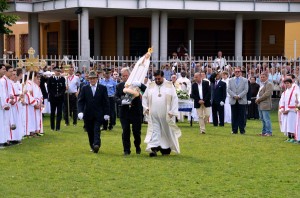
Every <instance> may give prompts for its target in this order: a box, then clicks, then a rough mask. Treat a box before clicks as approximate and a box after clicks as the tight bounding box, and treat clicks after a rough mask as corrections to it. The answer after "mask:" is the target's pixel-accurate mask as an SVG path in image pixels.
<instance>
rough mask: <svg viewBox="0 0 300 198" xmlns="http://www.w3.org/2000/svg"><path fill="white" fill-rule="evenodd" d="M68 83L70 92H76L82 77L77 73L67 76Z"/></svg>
mask: <svg viewBox="0 0 300 198" xmlns="http://www.w3.org/2000/svg"><path fill="white" fill-rule="evenodd" d="M66 83H67V85H68V86H69V89H68V93H76V92H77V90H78V88H79V86H80V79H79V78H78V76H75V75H72V76H68V77H66Z"/></svg>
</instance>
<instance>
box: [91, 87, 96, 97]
mask: <svg viewBox="0 0 300 198" xmlns="http://www.w3.org/2000/svg"><path fill="white" fill-rule="evenodd" d="M92 91H93V96H95V92H96V87H95V86H92Z"/></svg>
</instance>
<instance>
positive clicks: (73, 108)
mask: <svg viewBox="0 0 300 198" xmlns="http://www.w3.org/2000/svg"><path fill="white" fill-rule="evenodd" d="M69 106H70V111H69V112H68V96H67V94H65V100H64V119H65V122H66V124H69V123H70V122H69V119H70V118H69V117H68V113H70V114H69V116H70V115H72V117H73V124H77V116H78V115H77V114H78V113H77V97H76V95H75V94H69Z"/></svg>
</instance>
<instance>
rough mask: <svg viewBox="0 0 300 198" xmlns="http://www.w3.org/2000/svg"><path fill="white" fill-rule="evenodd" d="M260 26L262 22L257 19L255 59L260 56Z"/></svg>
mask: <svg viewBox="0 0 300 198" xmlns="http://www.w3.org/2000/svg"><path fill="white" fill-rule="evenodd" d="M261 24H262V21H261V20H260V19H257V20H256V22H255V56H256V58H257V59H258V57H259V56H261V30H262V28H261Z"/></svg>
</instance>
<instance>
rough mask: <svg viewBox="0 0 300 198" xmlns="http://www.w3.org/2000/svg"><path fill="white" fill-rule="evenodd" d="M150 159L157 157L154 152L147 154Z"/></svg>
mask: <svg viewBox="0 0 300 198" xmlns="http://www.w3.org/2000/svg"><path fill="white" fill-rule="evenodd" d="M149 156H150V157H157V153H156V151H152V152H151V153H149Z"/></svg>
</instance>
